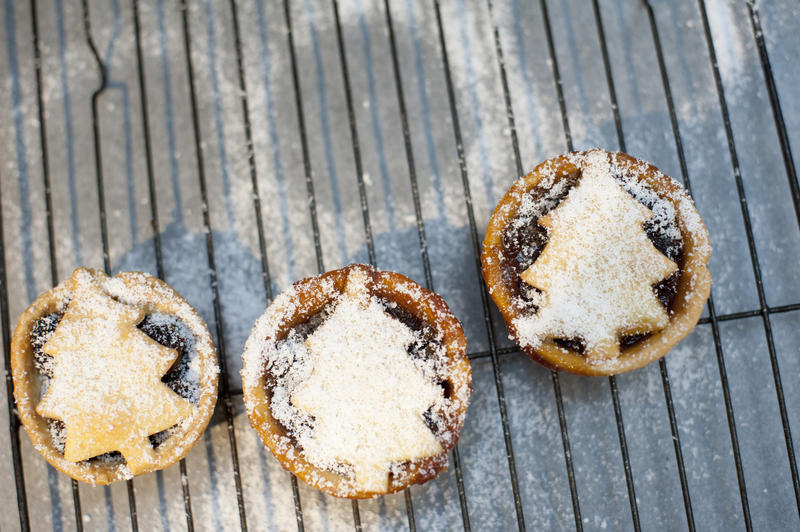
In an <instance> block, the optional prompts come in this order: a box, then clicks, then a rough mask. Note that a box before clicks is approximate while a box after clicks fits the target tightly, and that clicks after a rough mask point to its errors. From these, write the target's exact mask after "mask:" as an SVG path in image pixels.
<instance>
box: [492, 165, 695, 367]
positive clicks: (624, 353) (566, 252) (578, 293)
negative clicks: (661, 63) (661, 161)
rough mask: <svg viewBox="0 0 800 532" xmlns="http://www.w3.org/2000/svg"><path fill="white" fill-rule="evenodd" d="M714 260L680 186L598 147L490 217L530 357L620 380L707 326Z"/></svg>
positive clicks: (510, 314)
mask: <svg viewBox="0 0 800 532" xmlns="http://www.w3.org/2000/svg"><path fill="white" fill-rule="evenodd" d="M710 252H711V248H710V245H709V241H708V233H707V231H706V228H705V226H704V225H703V222H702V220H701V218H700V215H699V214H698V213H697V210H696V209H695V207H694V204H693V203H692V200H691V199H690V198H689V195H688V194H687V193H686V192H685V191H684V189H683V188H682V187H681V186H680V185H679V184H678V183H676V182H675V181H674V180H672V179H671V178H670V177H667V176H666V175H664V174H663V173H661V172H660V171H659V170H658V169H657V168H655V167H654V166H652V165H650V164H648V163H646V162H644V161H642V160H639V159H636V158H634V157H631V156H629V155H626V154H624V153H609V152H606V151H604V150H600V149H595V150H590V151H585V152H575V153H570V154H567V155H561V156H559V157H555V158H553V159H549V160H547V161H545V162H544V163H542V164H540V165H539V166H537V167H536V169H535V170H534V171H533V172H531V173H530V174H528V175H526V176H524V177H522V178H520V179H519V180H518V181H517V182H516V183H515V184H514V185H513V186H512V187H511V189H509V191H508V192H507V193H506V195H505V197H503V199H502V201H501V202H500V204H499V205H498V206H497V208H496V209H495V211H494V214H493V215H492V218H491V220H490V222H489V227H488V229H487V231H486V238H485V240H484V242H483V253H482V255H481V262H482V265H483V276H484V279H485V280H486V284H487V286H488V289H489V293H490V294H491V296H492V298H493V299H494V301H495V303H497V306H498V307H499V308H500V312H501V313H502V314H503V318H504V319H505V322H506V325H507V326H508V330H509V331H510V333H511V336H512V338H513V339H514V340H516V342H517V343H518V344H519V345H520V346H521V347H522V349H523V350H524V351H525V352H526V353H527V354H528V355H529V356H530V357H531V358H533V359H534V360H536V361H538V362H541V363H543V364H545V365H547V366H549V367H551V368H555V369H565V370H567V371H571V372H573V373H579V374H583V375H613V374H616V373H622V372H625V371H630V370H633V369H636V368H639V367H642V366H644V365H645V364H648V363H649V362H652V361H653V360H656V359H658V358H660V357H662V356H663V355H664V354H665V353H666V352H667V351H668V350H669V349H670V348H672V346H674V345H675V344H676V343H678V342H679V341H680V340H681V339H683V338H684V337H685V336H686V335H687V334H688V333H689V332H690V331H691V330H692V328H693V327H694V326H695V325H696V324H697V320H698V319H699V317H700V313H701V311H702V309H703V305H704V304H705V302H706V299H708V295H709V291H710V289H711V275H710V273H709V271H708V268H707V267H706V265H707V263H708V258H709V254H710Z"/></svg>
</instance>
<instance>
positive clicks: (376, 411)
mask: <svg viewBox="0 0 800 532" xmlns="http://www.w3.org/2000/svg"><path fill="white" fill-rule="evenodd" d="M243 359H244V360H243V362H244V369H243V371H242V382H243V392H244V400H245V405H246V407H247V411H248V415H249V417H250V422H251V423H252V425H253V427H254V428H255V429H256V431H257V432H258V433H259V435H260V436H261V439H262V440H263V442H264V444H265V445H266V446H267V447H268V448H269V449H270V450H271V451H272V453H273V454H274V455H275V457H276V458H277V459H278V461H279V462H280V463H281V465H282V466H283V467H284V468H285V469H287V470H289V471H290V472H292V473H294V474H295V475H297V477H298V478H300V479H301V480H303V481H304V482H306V483H307V484H309V485H311V486H314V487H316V488H318V489H320V490H322V491H324V492H326V493H329V494H331V495H334V496H338V497H348V498H366V497H375V496H379V495H383V494H387V493H393V492H396V491H399V490H402V489H405V488H406V487H408V486H410V485H412V484H420V483H423V482H426V481H427V480H430V479H432V478H433V477H435V476H436V475H437V474H438V473H439V472H440V471H441V470H443V469H444V468H446V466H447V453H448V451H449V450H450V449H452V448H453V447H454V446H455V444H456V442H457V441H458V436H459V433H460V430H461V427H462V426H463V423H464V416H465V414H466V409H467V405H468V402H469V396H470V394H471V391H472V388H471V368H470V364H469V361H468V359H467V357H466V339H465V337H464V333H463V330H462V328H461V325H460V323H459V322H458V320H457V319H456V318H455V317H454V316H453V315H452V314H451V313H450V311H449V309H448V307H447V305H446V304H445V302H444V301H443V300H442V298H441V297H440V296H438V295H437V294H435V293H433V292H430V291H428V290H426V289H424V288H422V287H421V286H419V285H418V284H416V283H415V282H413V281H411V280H410V279H408V278H407V277H405V276H403V275H400V274H398V273H393V272H385V271H379V270H375V269H373V268H371V267H369V266H364V265H360V264H353V265H350V266H347V267H345V268H342V269H339V270H333V271H330V272H327V273H325V274H322V275H319V276H316V277H311V278H308V279H304V280H301V281H298V282H296V283H295V284H294V285H292V287H290V288H289V289H288V290H286V291H285V292H283V293H282V294H281V295H280V296H278V297H277V298H276V299H275V300H274V301H273V302H272V304H271V305H270V306H269V308H268V309H267V311H266V312H265V313H264V315H263V316H262V317H261V318H259V320H258V321H257V322H256V324H255V327H254V328H253V333H252V334H251V336H250V338H249V339H248V341H247V345H246V346H245V351H244V354H243Z"/></svg>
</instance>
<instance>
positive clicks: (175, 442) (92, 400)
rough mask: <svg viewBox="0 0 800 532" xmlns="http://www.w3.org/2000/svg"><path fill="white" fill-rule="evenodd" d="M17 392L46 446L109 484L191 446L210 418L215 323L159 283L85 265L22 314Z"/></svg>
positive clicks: (15, 343)
mask: <svg viewBox="0 0 800 532" xmlns="http://www.w3.org/2000/svg"><path fill="white" fill-rule="evenodd" d="M11 366H12V373H13V382H14V398H15V401H16V404H17V410H18V412H19V416H20V419H21V421H22V423H23V425H24V427H25V429H26V431H27V432H28V435H29V436H30V438H31V441H32V443H33V445H34V447H35V448H36V450H37V451H39V453H41V454H42V456H44V457H45V459H46V460H47V461H48V462H49V463H50V464H51V465H52V466H53V467H55V468H56V469H58V470H59V471H61V472H63V473H65V474H67V475H69V476H70V477H72V478H74V479H76V480H80V481H83V482H87V483H90V484H108V483H110V482H113V481H116V480H122V479H129V478H132V477H134V476H136V475H140V474H143V473H146V472H149V471H156V470H159V469H163V468H165V467H168V466H169V465H171V464H173V463H175V462H177V461H178V460H180V459H181V458H183V456H185V455H186V453H188V451H189V450H190V449H191V447H192V445H194V443H195V442H196V441H197V440H198V439H199V437H200V435H201V434H202V433H203V431H204V430H205V428H206V426H207V425H208V422H209V420H210V419H211V415H212V414H213V411H214V406H215V404H216V398H217V381H218V373H219V368H218V364H217V357H216V350H215V348H214V344H213V341H212V339H211V336H210V334H209V332H208V328H207V327H206V324H205V323H204V322H203V320H202V319H201V318H200V316H199V315H198V314H197V312H196V311H195V310H194V309H193V308H192V307H191V305H189V303H188V302H186V300H184V299H183V298H182V297H181V296H180V295H179V294H178V293H177V292H175V291H174V290H173V289H172V288H171V287H169V285H167V284H166V283H164V282H163V281H161V280H159V279H156V278H155V277H152V276H150V275H147V274H144V273H139V272H122V273H119V274H117V275H115V276H114V277H109V276H107V275H105V274H104V273H102V272H99V271H96V270H87V269H84V268H78V269H77V270H75V272H74V273H73V275H72V277H71V278H70V279H68V280H66V281H64V282H63V283H61V284H59V285H58V286H57V287H55V288H53V289H52V290H50V291H48V292H46V293H44V294H42V295H41V296H39V298H37V299H36V301H34V302H33V304H32V305H31V306H30V307H29V308H28V309H27V310H25V312H23V314H22V316H21V317H20V319H19V322H18V324H17V327H16V330H15V331H14V336H13V339H12V344H11Z"/></svg>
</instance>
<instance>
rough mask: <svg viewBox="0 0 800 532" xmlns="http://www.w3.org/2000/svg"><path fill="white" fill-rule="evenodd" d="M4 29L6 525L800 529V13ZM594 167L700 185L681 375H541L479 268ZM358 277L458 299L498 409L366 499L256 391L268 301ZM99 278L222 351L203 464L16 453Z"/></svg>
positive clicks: (515, 13) (608, 0) (689, 8)
mask: <svg viewBox="0 0 800 532" xmlns="http://www.w3.org/2000/svg"><path fill="white" fill-rule="evenodd" d="M707 4H708V5H707ZM0 11H2V13H3V19H4V24H3V25H2V28H0V42H2V43H3V48H4V50H3V51H2V53H0V71H2V72H3V73H4V75H3V76H2V79H3V84H2V87H0V113H1V114H0V117H2V118H0V123H1V124H2V128H0V147H2V151H0V177H1V178H2V181H1V182H0V185H1V188H0V192H1V193H2V200H1V201H0V205H1V206H2V216H1V217H0V223H2V227H0V238H1V239H0V268H1V269H0V311H1V312H2V335H3V346H4V352H5V364H6V392H7V403H8V409H7V412H3V413H2V416H3V417H5V416H7V421H8V425H9V431H8V433H7V434H6V433H2V435H0V478H3V479H5V480H4V481H2V483H0V494H2V496H3V497H2V500H3V503H2V509H3V511H2V514H1V515H0V527H2V528H4V529H16V528H17V527H19V528H20V529H22V530H28V529H34V530H43V529H54V530H64V529H69V530H71V529H77V530H82V529H84V528H86V529H110V530H116V529H121V528H127V527H131V528H132V529H134V530H136V529H140V528H141V529H144V530H180V529H184V528H187V529H195V528H197V529H212V530H213V529H235V528H237V527H240V528H241V529H245V528H250V529H254V530H262V529H292V528H295V527H297V528H298V529H304V528H307V529H309V530H317V529H326V530H327V529H348V528H353V527H355V528H356V529H357V530H360V529H362V528H364V529H373V528H374V529H404V528H409V529H411V530H416V529H417V528H420V529H423V530H434V529H435V530H438V529H457V528H462V527H463V528H464V529H465V530H469V529H476V530H488V529H497V530H509V529H514V528H518V529H520V530H524V529H525V528H530V529H570V528H573V527H574V528H576V529H578V530H583V529H587V530H588V529H606V528H611V529H615V530H621V529H634V530H640V529H642V528H651V529H652V528H655V529H659V530H661V529H684V528H688V529H689V530H695V529H697V528H700V529H724V530H729V529H740V528H745V529H746V530H752V529H754V528H758V529H769V530H776V529H796V528H797V525H798V522H797V520H798V512H799V511H800V482H798V472H797V463H796V455H795V452H794V440H793V436H792V432H791V426H795V427H797V424H798V422H800V420H798V412H797V409H796V408H794V407H793V406H792V405H796V404H797V402H798V400H800V397H799V396H798V393H799V392H800V390H798V387H797V384H798V382H800V361H798V360H797V354H798V348H797V346H798V343H800V332H798V327H797V319H798V316H799V315H800V314H798V311H800V273H798V268H797V262H798V258H800V233H799V232H798V224H799V223H800V191H799V189H798V181H797V174H796V170H795V162H794V159H793V156H792V151H791V140H792V138H793V137H796V136H797V135H798V134H800V133H798V132H799V131H800V100H799V99H798V98H797V91H796V89H795V88H796V86H797V84H798V83H799V82H800V74H798V70H797V61H796V58H797V55H798V53H800V39H798V37H797V35H798V30H800V23H798V20H800V16H798V15H800V9H799V8H798V6H797V5H796V4H793V3H792V2H790V1H788V0H786V1H776V2H770V3H764V4H763V5H758V4H756V3H751V2H734V1H730V2H728V1H724V0H708V2H706V1H705V0H698V1H697V3H694V2H667V1H661V0H652V1H650V2H647V1H643V2H625V1H622V0H593V1H592V2H587V1H583V0H580V1H579V0H575V1H569V0H540V1H539V2H531V3H525V2H521V1H520V0H510V1H509V2H492V1H491V0H487V1H486V2H484V1H483V0H476V1H472V0H452V1H450V0H447V1H441V2H439V1H425V0H383V1H382V2H381V1H377V0H376V1H370V0H339V1H338V2H337V1H333V2H332V3H330V2H327V1H325V0H293V1H290V0H284V1H283V2H259V1H258V0H254V1H239V2H236V1H233V0H231V1H230V2H211V1H210V0H191V1H190V0H182V1H181V2H166V1H165V0H155V1H153V2H144V1H137V0H127V1H126V0H91V1H89V0H83V1H82V2H78V1H71V2H63V1H62V0H56V1H55V2H41V1H37V0H30V2H13V1H11V0H6V1H5V2H4V4H3V7H2V8H0ZM795 140H796V139H795ZM597 145H599V146H603V147H607V148H608V149H617V148H619V149H621V150H623V151H629V152H630V153H632V154H634V155H636V156H639V157H642V158H645V159H647V160H650V161H652V162H654V163H655V164H656V165H658V166H659V167H660V168H662V169H663V170H664V171H666V172H667V173H669V174H670V175H672V176H674V177H676V178H679V179H682V181H683V183H684V184H685V186H686V187H687V189H689V190H690V191H691V192H692V193H693V196H694V198H695V201H696V202H697V205H698V208H699V210H700V212H701V214H702V215H703V217H704V219H705V221H706V223H707V225H708V227H709V230H710V233H711V238H712V243H713V245H714V247H715V251H714V256H713V257H712V261H711V265H710V266H711V270H712V273H713V275H714V288H713V291H712V292H713V293H712V297H711V298H710V299H709V303H708V307H707V310H706V312H705V314H704V317H703V318H702V319H701V322H700V325H698V327H697V328H696V330H695V331H694V332H693V333H692V334H691V335H690V336H689V337H688V338H687V339H686V340H685V341H684V342H682V343H681V345H679V346H678V347H677V348H676V349H674V350H673V351H672V352H671V353H670V354H669V355H668V356H667V357H666V358H665V359H662V360H661V361H659V362H658V364H652V365H651V366H649V367H648V368H645V369H643V370H640V371H637V372H634V373H631V374H626V375H623V376H619V377H617V378H614V377H612V378H609V379H587V378H579V377H574V376H571V375H566V374H559V373H556V372H550V371H548V370H545V369H544V368H541V367H539V366H538V365H536V364H533V363H531V362H530V361H528V360H527V359H526V358H525V357H524V355H522V354H521V353H520V352H519V350H518V349H517V348H516V347H515V346H514V345H512V344H511V342H510V341H509V340H508V339H507V338H506V333H505V330H504V328H503V325H502V321H501V320H500V319H499V317H498V315H497V313H496V312H495V310H494V309H493V306H492V304H491V303H490V301H489V298H488V296H487V294H486V291H485V288H484V287H483V285H482V281H481V280H480V275H479V260H478V256H479V249H480V241H481V238H482V232H483V228H484V227H485V224H486V222H487V220H488V217H489V214H490V213H491V210H492V208H493V206H494V204H495V203H496V201H497V200H498V199H499V197H500V195H501V194H502V193H503V192H504V190H505V189H506V188H507V187H508V186H509V185H510V184H511V183H512V182H513V180H514V179H515V177H516V176H519V175H522V174H523V173H524V172H525V171H526V169H531V168H532V167H533V166H534V165H535V164H537V163H538V162H540V161H541V160H544V159H545V158H547V157H550V156H552V155H555V154H558V153H561V152H564V151H567V150H572V149H583V148H586V147H590V146H597ZM351 261H361V262H369V263H371V264H374V265H377V266H379V267H382V268H387V269H394V270H398V271H401V272H404V273H407V274H410V275H411V276H412V277H414V278H416V279H418V280H419V281H420V282H422V283H424V284H425V285H426V286H428V287H429V288H431V289H435V290H437V291H439V292H440V293H442V295H443V296H444V297H445V299H447V300H448V302H449V303H450V305H451V307H452V308H453V310H454V312H455V313H456V315H458V316H459V318H461V319H462V321H463V323H464V326H465V330H466V332H467V334H468V338H469V342H470V358H471V360H472V362H473V369H474V387H475V394H474V396H473V402H472V405H471V407H470V411H469V415H468V421H467V424H466V426H465V428H464V431H463V433H462V438H461V441H460V443H459V445H458V447H457V448H456V449H455V450H454V452H453V455H452V460H451V468H450V471H448V472H447V473H444V474H442V475H440V477H439V478H438V479H436V480H434V481H431V482H429V483H428V484H426V485H424V486H418V487H413V488H412V489H410V490H406V491H405V492H404V493H402V494H399V495H394V496H388V497H384V498H382V499H379V500H373V501H361V502H352V503H351V502H349V501H342V500H336V499H332V498H329V497H327V496H324V495H322V494H320V493H318V492H316V491H314V490H312V489H310V488H307V487H305V486H303V485H302V484H300V485H298V483H297V481H296V479H295V478H294V477H291V476H290V475H289V474H288V473H286V472H284V471H282V470H281V469H280V468H279V467H278V466H277V465H276V463H275V461H274V460H273V459H272V458H271V457H269V456H267V454H266V453H265V451H264V449H263V446H262V445H261V444H260V442H259V441H258V438H257V437H256V436H255V434H254V432H253V431H252V430H251V429H250V427H249V423H248V422H247V418H246V415H245V414H244V412H243V405H242V400H241V391H240V385H239V382H240V380H239V376H238V369H239V368H240V367H241V361H240V360H239V354H240V353H241V348H242V345H243V343H244V340H245V338H246V337H247V334H248V333H249V328H250V326H251V324H252V323H253V321H254V320H255V318H256V317H257V316H258V315H259V314H260V313H261V312H262V311H263V309H264V307H265V306H266V304H267V302H268V301H269V300H271V299H272V297H273V295H274V294H276V293H277V292H279V291H280V290H281V289H283V288H285V287H286V286H288V285H289V284H290V283H291V282H292V281H294V280H296V279H297V278H300V277H303V276H307V275H313V274H315V273H317V272H321V271H324V270H325V269H330V268H334V267H338V266H340V265H343V264H346V263H347V262H351ZM78 265H86V266H92V267H103V268H104V269H105V270H106V271H109V272H115V271H120V270H126V269H137V270H143V271H149V272H151V273H153V274H156V275H158V276H159V277H161V278H164V279H166V280H167V281H168V282H170V283H171V284H172V285H173V286H175V287H176V288H177V289H178V290H179V291H180V292H181V293H183V294H184V295H185V296H186V297H187V299H189V301H190V302H191V303H192V304H193V305H195V306H196V307H197V308H198V310H199V311H200V312H201V314H203V316H204V318H205V319H206V320H207V322H208V323H209V325H210V327H211V330H212V331H213V332H214V334H215V339H216V342H217V345H218V348H219V354H220V359H221V362H222V365H223V373H222V378H221V387H220V398H219V408H218V412H217V415H216V417H215V419H214V421H213V422H212V425H211V427H210V428H209V430H208V431H207V433H206V435H205V436H204V438H203V439H202V440H201V442H199V443H198V445H197V446H196V447H195V448H194V449H193V450H192V452H191V453H190V454H189V455H188V456H187V458H186V459H185V460H184V461H181V463H180V465H179V466H178V467H172V468H170V469H168V470H166V471H164V472H159V473H156V474H151V475H146V476H144V477H139V478H136V479H135V480H133V481H128V482H127V485H125V484H120V485H114V486H112V487H105V488H94V487H89V486H83V485H81V486H79V485H78V484H77V483H76V482H74V481H73V482H70V481H69V479H67V478H66V477H64V476H63V475H60V474H58V473H56V472H55V471H54V470H53V469H52V468H50V467H49V466H47V465H46V464H45V462H44V460H42V459H41V458H40V457H39V456H38V454H37V453H36V452H35V451H34V450H33V449H32V448H31V446H30V444H29V442H28V441H27V437H26V436H24V435H21V432H24V431H21V428H20V425H19V421H18V419H17V417H16V416H15V412H14V405H13V400H12V387H11V386H12V383H11V380H10V376H9V371H8V364H9V350H8V349H9V348H8V346H9V339H10V332H11V328H12V327H13V325H14V322H15V320H16V317H17V316H18V315H19V314H20V312H21V311H22V310H23V309H24V308H25V307H26V306H27V305H28V304H29V303H30V301H32V300H33V299H34V298H35V297H36V295H37V294H38V293H40V292H42V291H44V290H45V289H47V288H48V287H50V286H52V285H54V284H56V283H58V282H59V280H62V279H64V278H66V277H68V276H69V274H70V272H71V271H72V269H73V268H74V267H76V266H78ZM623 416H624V417H623ZM795 432H796V430H795ZM14 501H16V504H14Z"/></svg>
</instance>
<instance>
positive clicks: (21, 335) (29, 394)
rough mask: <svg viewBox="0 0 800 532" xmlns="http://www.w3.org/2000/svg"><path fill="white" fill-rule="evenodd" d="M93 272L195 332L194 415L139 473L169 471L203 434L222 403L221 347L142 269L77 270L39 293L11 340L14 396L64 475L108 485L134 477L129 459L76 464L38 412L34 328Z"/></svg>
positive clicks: (33, 435)
mask: <svg viewBox="0 0 800 532" xmlns="http://www.w3.org/2000/svg"><path fill="white" fill-rule="evenodd" d="M79 275H90V276H92V277H93V278H94V279H95V280H96V281H97V282H98V283H99V285H100V287H101V288H102V289H103V291H104V292H105V293H107V294H110V295H111V296H112V297H113V298H114V299H118V300H121V301H123V302H124V303H126V304H129V305H133V306H136V307H139V308H141V309H142V310H143V311H144V312H145V314H153V313H163V314H165V315H168V316H173V317H175V318H177V319H178V320H180V321H181V322H182V323H183V324H184V325H186V326H187V327H188V329H189V331H191V333H192V334H193V336H194V349H195V350H196V356H197V362H196V365H195V367H197V368H199V369H200V370H201V371H200V375H199V382H198V389H199V396H198V397H197V402H196V403H193V413H192V415H191V417H190V418H189V419H186V420H184V421H182V422H181V423H180V424H179V425H176V427H175V429H174V430H173V431H172V432H170V434H169V436H168V437H167V438H166V439H165V440H164V441H163V442H161V443H160V444H159V445H158V447H156V448H155V449H154V450H153V451H154V453H153V454H154V457H155V458H154V461H153V463H152V464H150V465H149V466H147V467H145V468H143V469H141V470H140V471H139V472H138V473H137V474H143V473H146V472H149V471H157V470H160V469H164V468H166V467H168V466H170V465H172V464H173V463H175V462H177V461H178V460H180V459H181V458H183V457H184V456H185V455H186V453H188V452H189V450H190V449H191V447H192V445H194V443H195V442H196V441H197V440H198V439H199V438H200V436H201V435H202V433H203V431H204V430H205V428H206V426H207V425H208V422H209V421H210V420H211V416H212V414H213V412H214V406H215V404H216V401H217V383H218V373H219V367H218V364H217V356H216V350H215V348H214V343H213V341H212V339H211V335H210V333H209V332H208V328H207V327H206V325H205V323H204V322H203V320H202V318H201V317H200V316H199V314H197V312H196V311H195V310H194V308H192V306H191V305H190V304H189V303H188V302H187V301H186V300H185V299H183V298H182V297H181V296H180V295H179V294H178V293H177V292H176V291H175V290H173V289H172V288H171V287H170V286H169V285H168V284H166V283H165V282H163V281H161V280H160V279H157V278H155V277H152V276H150V275H147V274H144V273H139V272H122V273H118V274H117V275H115V276H114V277H108V276H107V275H105V274H104V273H102V272H100V271H97V270H87V269H84V268H78V269H77V270H76V271H75V273H74V274H73V277H71V278H70V279H68V280H66V281H64V282H62V283H61V284H59V285H58V286H56V287H54V288H52V289H51V290H49V291H47V292H45V293H44V294H42V295H40V296H39V297H38V298H37V299H36V300H35V301H34V302H33V304H31V306H30V307H28V308H27V309H26V310H25V311H24V312H23V313H22V315H21V316H20V318H19V321H18V323H17V327H16V329H15V330H14V335H13V337H12V342H11V370H12V377H13V382H14V399H15V402H16V405H17V411H18V413H19V417H20V420H21V421H22V424H23V426H24V427H25V430H26V431H27V433H28V435H29V436H30V439H31V442H32V443H33V446H34V448H35V449H36V450H37V451H39V453H40V454H41V455H42V456H44V458H45V459H46V460H47V461H48V462H49V463H50V464H51V465H52V466H53V467H55V468H56V469H58V470H59V471H61V472H62V473H64V474H66V475H68V476H70V477H72V478H74V479H76V480H80V481H82V482H86V483H89V484H95V485H104V484H109V483H111V482H114V481H117V480H123V479H128V478H131V477H132V476H133V475H131V473H130V471H129V470H128V469H127V467H126V466H125V464H124V463H114V462H106V461H100V460H84V461H80V462H72V461H69V460H67V459H66V458H65V457H64V454H63V452H62V451H61V450H59V449H58V448H57V447H56V445H55V443H54V441H53V436H52V435H51V433H50V429H49V426H48V421H47V419H46V418H45V417H43V416H41V415H39V414H38V413H37V411H36V408H37V405H38V404H39V402H40V399H41V397H42V391H41V377H40V374H39V372H38V371H37V369H36V367H35V366H34V348H33V346H32V343H31V331H32V330H33V327H34V325H35V324H36V322H37V321H38V320H39V319H40V318H42V317H45V316H48V315H50V314H52V313H60V314H63V313H64V312H65V311H66V309H67V306H68V304H69V302H70V300H71V298H72V296H73V289H74V286H75V285H74V283H75V282H76V281H75V279H76V276H79Z"/></svg>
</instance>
